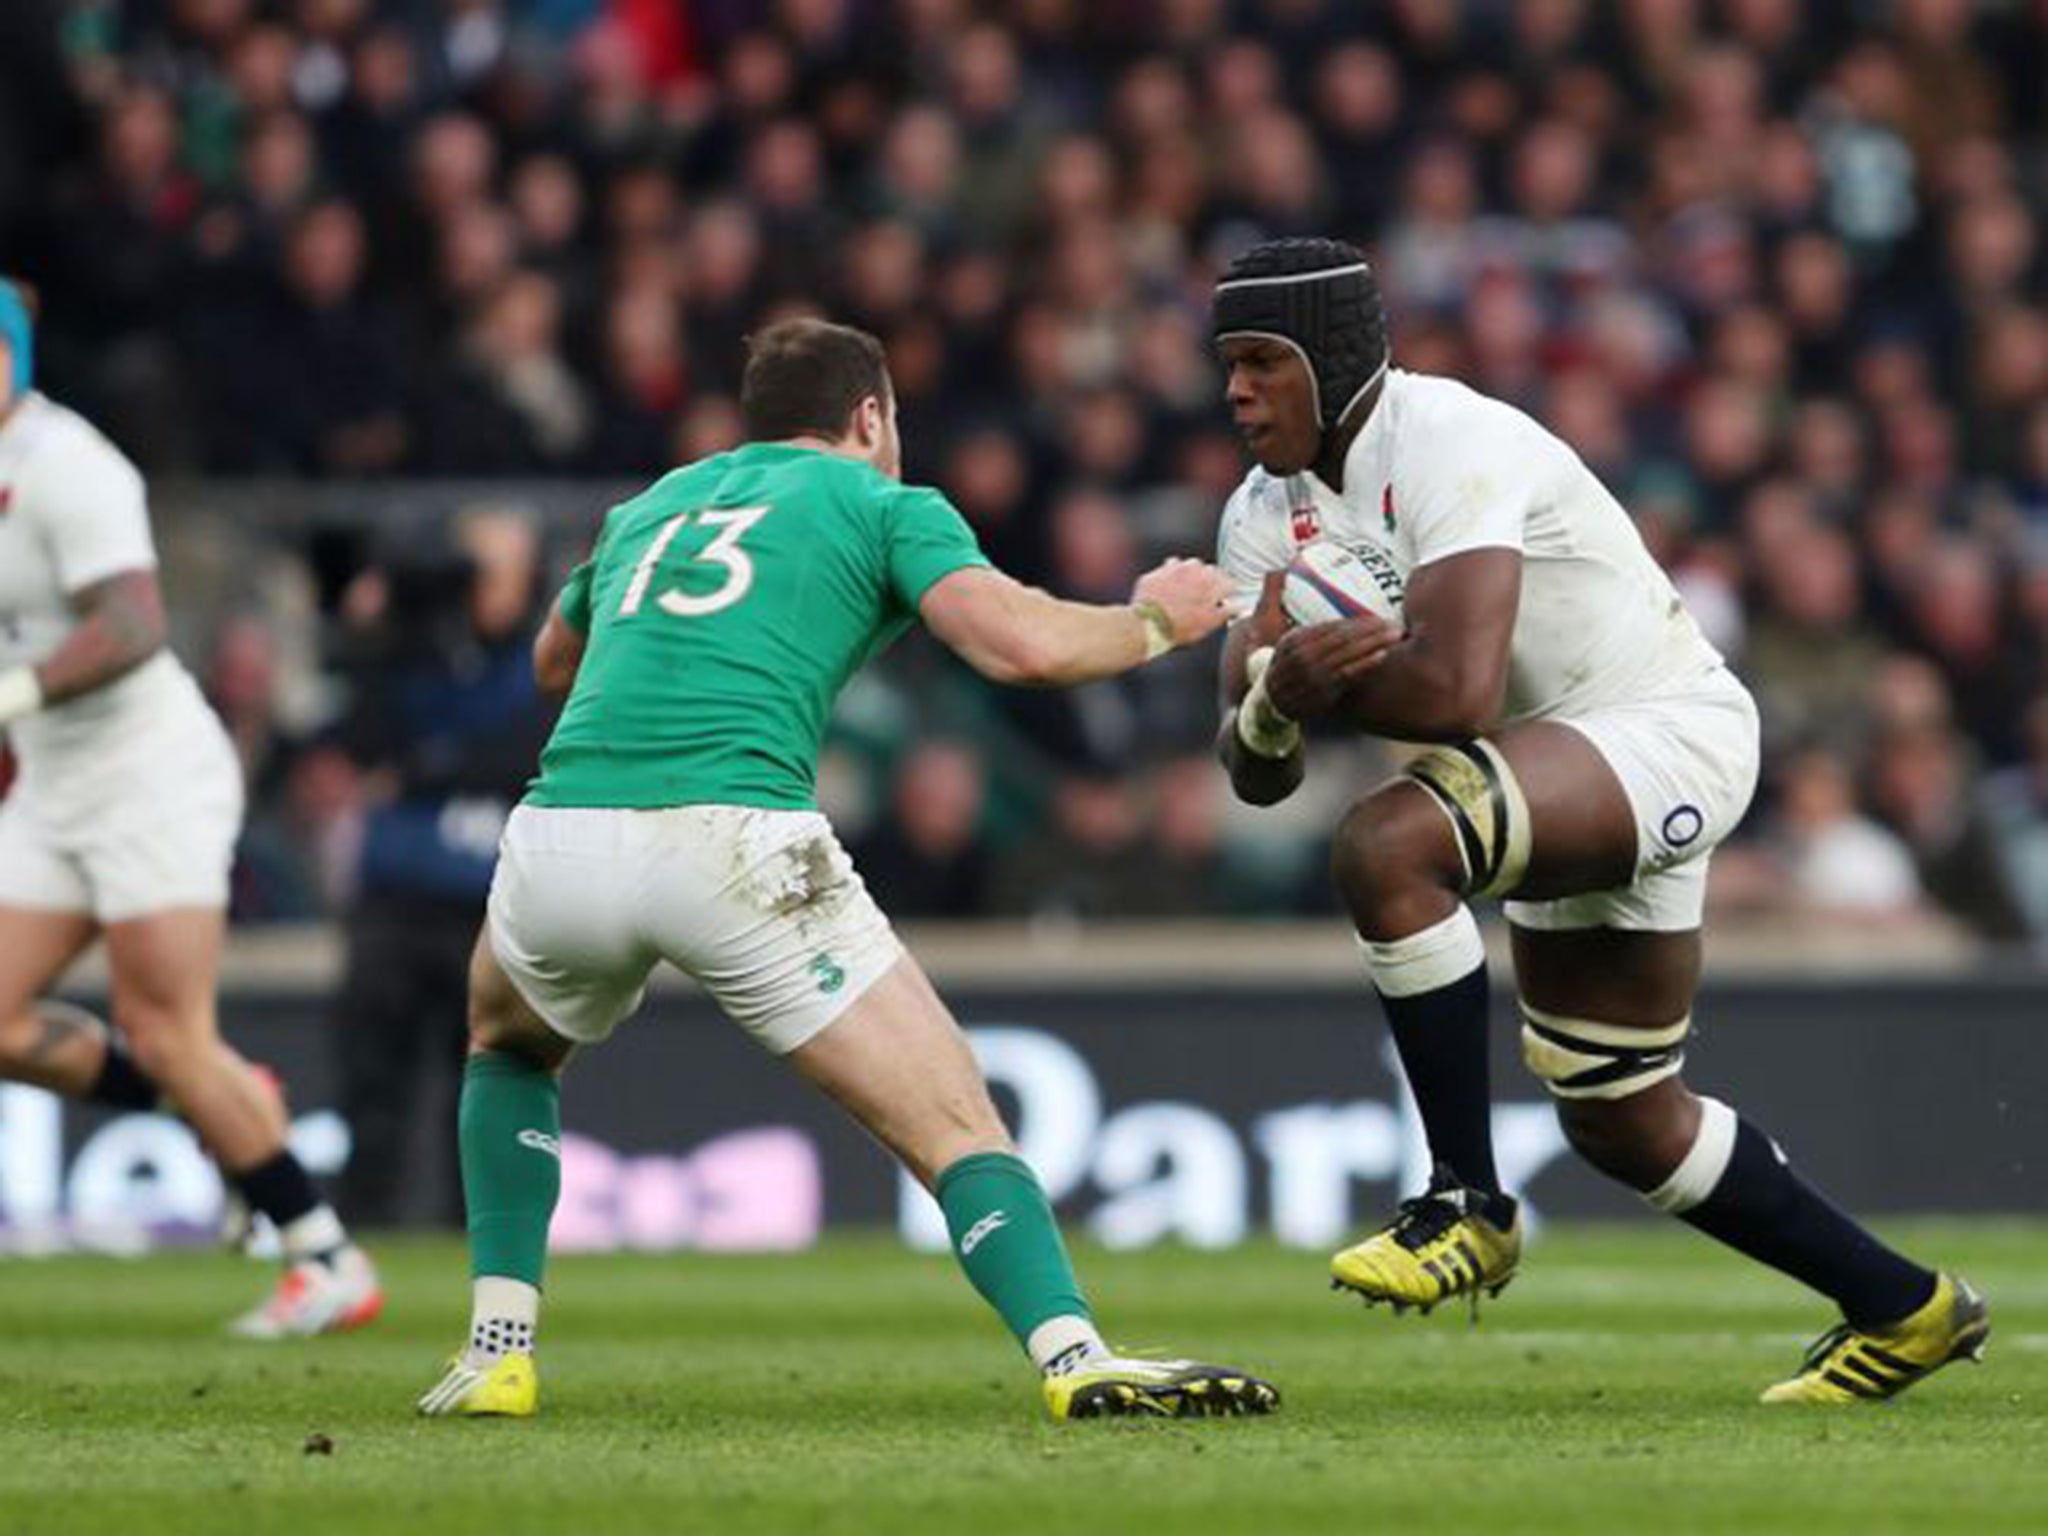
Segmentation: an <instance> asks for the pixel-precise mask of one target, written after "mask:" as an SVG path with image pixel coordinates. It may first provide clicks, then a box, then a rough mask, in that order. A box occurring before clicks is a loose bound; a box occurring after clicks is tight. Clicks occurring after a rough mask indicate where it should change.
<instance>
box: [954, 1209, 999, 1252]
mask: <svg viewBox="0 0 2048 1536" xmlns="http://www.w3.org/2000/svg"><path fill="white" fill-rule="evenodd" d="M1009 1224H1010V1218H1009V1217H1008V1216H1007V1215H1005V1214H1004V1213H1003V1212H1001V1211H990V1212H989V1213H988V1214H987V1215H986V1216H984V1217H982V1218H981V1220H979V1221H977V1222H976V1223H975V1224H974V1225H973V1226H971V1227H969V1228H968V1229H967V1235H966V1236H965V1237H963V1238H961V1239H960V1257H961V1258H963V1259H964V1258H966V1257H967V1256H968V1255H969V1254H971V1253H973V1252H974V1250H975V1249H977V1248H979V1247H980V1246H981V1240H982V1239H983V1238H985V1237H987V1236H988V1235H989V1234H990V1233H992V1232H996V1231H999V1230H1001V1229H1002V1228H1004V1227H1007V1226H1008V1225H1009Z"/></svg>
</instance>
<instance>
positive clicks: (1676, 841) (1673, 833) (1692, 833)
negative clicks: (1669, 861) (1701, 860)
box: [1662, 805, 1707, 848]
mask: <svg viewBox="0 0 2048 1536" xmlns="http://www.w3.org/2000/svg"><path fill="white" fill-rule="evenodd" d="M1706 829H1707V818H1706V817H1705V816H1702V815H1701V814H1700V808H1699V807H1698V806H1696V805H1680V806H1675V807H1673V808H1672V810H1671V812H1670V814H1669V815H1667V816H1666V817H1665V818H1664V826H1663V829H1662V830H1663V836H1664V846H1665V847H1667V848H1689V847H1691V846H1692V844H1693V843H1695V842H1697V841H1698V840H1699V835H1700V834H1701V833H1702V832H1704V831H1706Z"/></svg>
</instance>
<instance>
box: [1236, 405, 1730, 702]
mask: <svg viewBox="0 0 2048 1536" xmlns="http://www.w3.org/2000/svg"><path fill="white" fill-rule="evenodd" d="M1317 539H1330V540H1334V541H1336V542H1338V543H1340V544H1346V545H1351V546H1353V547H1357V548H1359V549H1361V550H1362V551H1363V552H1365V553H1366V555H1367V558H1368V559H1372V558H1373V555H1374V553H1375V552H1377V553H1379V554H1382V555H1384V557H1385V560H1386V561H1387V562H1391V564H1392V566H1393V568H1394V570H1395V571H1396V572H1398V573H1399V575H1400V577H1401V580H1402V583H1403V585H1404V586H1405V584H1406V582H1407V579H1408V576H1409V573H1410V572H1412V571H1413V570H1414V569H1415V568H1416V567H1417V566H1423V565H1428V564H1429V563H1430V562H1432V561H1435V560H1442V559H1445V558H1447V557H1449V556H1451V555H1456V554H1460V553H1463V552H1464V551H1466V550H1471V549H1514V550H1519V551H1521V554H1522V597H1521V608H1520V610H1519V612H1518V613H1517V615H1516V618H1515V629H1514V638H1513V641H1512V647H1511V650H1510V653H1509V657H1508V679H1507V697H1506V702H1505V705H1504V711H1503V713H1504V718H1505V719H1507V720H1527V719H1538V718H1543V717H1546V716H1557V715H1571V714H1574V713H1578V712H1580V711H1583V710H1586V709H1589V708H1597V707H1599V706H1601V705H1607V704H1618V703H1624V702H1628V701H1631V700H1638V699H1651V698H1660V697H1666V696H1669V695H1671V694H1674V693H1681V692H1683V691H1685V689H1686V687H1687V685H1688V684H1689V683H1690V682H1692V681H1693V680H1694V679H1696V678H1698V677H1700V676H1702V675H1704V674H1705V673H1708V672H1711V671H1712V670H1713V669H1715V668H1716V667H1719V666H1720V665H1721V664H1722V663H1721V655H1720V653H1719V652H1718V651H1716V650H1715V649H1714V647H1713V646H1712V645H1711V644H1710V643H1709V642H1708V641H1707V639H1706V637H1705V636H1704V635H1702V634H1701V633H1700V630H1699V627H1698V626H1697V625H1696V624H1694V623H1693V620H1692V615H1691V614H1689V613H1687V612H1686V609H1685V604H1684V602H1683V601H1681V600H1680V598H1679V596H1678V593H1677V591H1676V589H1674V588H1673V587H1672V585H1671V583H1670V581H1669V580H1668V579H1666V577H1665V575H1664V572H1663V571H1662V570H1661V569H1660V568H1659V567H1658V565H1657V562H1656V561H1655V560H1653V559H1651V558H1650V553H1649V551H1648V550H1647V549H1645V548H1644V547H1643V541H1642V539H1641V538H1640V537H1639V536H1638V535H1637V533H1636V529H1635V524H1634V523H1633V522H1631V521H1630V519H1629V516H1628V513H1627V512H1625V511H1624V510H1622V507H1621V504H1620V503H1619V502H1617V501H1616V500H1615V499H1614V497H1613V496H1611V495H1609V494H1608V491H1607V488H1606V487H1605V486H1603V485H1601V483H1600V481H1599V480H1598V479H1597V478H1596V477H1595V476H1594V474H1593V472H1592V471H1591V470H1589V469H1588V468H1586V466H1585V464H1584V463H1582V462H1581V461H1580V459H1579V456H1578V455H1577V454H1575V453H1574V452H1572V450H1571V449H1570V448H1569V447H1567V446H1566V445H1565V444H1564V443H1563V442H1562V441H1560V440H1559V439H1558V438H1557V437H1555V436H1553V435H1552V434H1551V433H1550V432H1549V431H1548V430H1546V429H1545V428H1544V427H1542V426H1541V425H1540V424H1538V423H1537V422H1536V421H1534V420H1532V419H1531V418H1530V417H1528V416H1526V415H1524V414H1523V413H1522V412H1521V411H1518V410H1516V409H1515V408H1514V407H1513V406H1511V405H1507V404H1504V403H1503V402H1501V401H1499V400H1494V399H1490V398H1488V397H1487V396H1485V395H1482V394H1480V393H1478V392H1477V391H1476V390H1473V389H1469V388H1467V387H1466V386H1465V385H1463V384H1460V383H1458V382H1456V381H1455V380H1452V379H1442V378H1434V377H1431V376H1429V375H1427V374H1419V373H1408V372H1405V371H1402V370H1399V369H1390V370H1389V371H1388V373H1387V382H1386V386H1385V388H1384V389H1383V390H1382V391H1381V394H1380V400H1379V404H1378V405H1377V406H1376V407H1375V408H1374V410H1373V413H1372V416H1371V418H1370V419H1369V420H1368V421H1367V422H1366V424H1365V426H1364V427H1363V429H1361V430H1360V432H1359V434H1358V436H1357V438H1356V439H1355V440H1354V441H1353V442H1352V445H1351V451H1350V452H1349V453H1348V454H1347V455H1346V456H1345V460H1344V492H1343V494H1342V495H1341V496H1340V495H1338V494H1337V493H1336V492H1335V491H1332V490H1331V489H1330V488H1329V486H1327V485H1326V484H1324V483H1323V481H1322V479H1321V477H1319V476H1317V475H1316V474H1314V473H1313V472H1304V473H1302V474H1298V475H1289V476H1286V477H1284V478H1280V477H1275V476H1273V475H1269V474H1267V473H1266V472H1265V471H1264V470H1262V469H1253V470H1252V472H1251V473H1250V474H1249V475H1247V476H1246V477H1245V480H1244V483H1243V484H1242V485H1240V486H1239V487H1238V488H1237V490H1236V491H1235V492H1234V493H1233V494H1232V495H1231V498H1230V501H1229V504H1228V505H1227V506H1225V508H1224V510H1223V522H1222V526H1221V529H1220V530H1219V533H1218V538H1217V564H1218V565H1220V566H1221V567H1222V568H1223V571H1224V573H1225V574H1226V575H1227V576H1229V578H1230V580H1231V584H1232V588H1233V592H1234V595H1235V596H1236V597H1237V598H1238V599H1239V600H1240V601H1242V602H1244V603H1246V604H1250V603H1254V602H1256V601H1257V599H1258V595H1259V588H1260V585H1261V583H1262V580H1263V578H1264V577H1265V575H1266V573H1267V572H1269V571H1276V570H1281V569H1283V568H1284V567H1285V566H1286V565H1287V564H1288V562H1289V561H1291V560H1292V559H1293V558H1294V553H1295V551H1296V550H1297V549H1298V548H1300V547H1301V546H1302V545H1304V544H1308V543H1312V542H1314V541H1315V540H1317ZM1374 563H1375V564H1376V565H1380V566H1381V568H1384V564H1383V563H1382V562H1381V561H1378V560H1375V561H1374Z"/></svg>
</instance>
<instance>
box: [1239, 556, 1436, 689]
mask: <svg viewBox="0 0 2048 1536" xmlns="http://www.w3.org/2000/svg"><path fill="white" fill-rule="evenodd" d="M1401 596H1402V582H1401V577H1400V573H1399V572H1398V571H1397V570H1396V569H1395V568H1394V565H1393V562H1392V561H1391V560H1389V559H1387V558H1386V557H1385V556H1384V555H1378V554H1377V553H1376V552H1373V551H1361V550H1357V549H1352V548H1347V547H1346V546H1344V545H1341V544H1332V543H1327V542H1319V543H1315V544H1310V545H1308V546H1306V547H1305V548H1304V549H1303V550H1302V551H1301V553H1299V554H1298V555H1296V556H1295V557H1294V561H1293V563H1292V564H1291V565H1289V566H1288V567H1287V572H1286V576H1285V580H1284V583H1283V585H1282V589H1281V601H1282V604H1283V605H1284V607H1285V608H1286V611H1287V616H1288V617H1289V618H1291V619H1293V620H1294V621H1295V624H1296V625H1297V627H1296V628H1294V629H1291V630H1289V631H1288V632H1287V634H1286V635H1284V636H1283V637H1282V638H1281V640H1280V643H1279V644H1278V645H1277V646H1276V647H1275V648H1274V653H1273V664H1272V666H1271V668H1270V669H1269V670H1268V672H1267V674H1266V696H1267V698H1268V699H1269V700H1270V701H1271V703H1272V705H1273V707H1274V708H1275V709H1277V710H1279V711H1280V712H1281V713H1282V714H1284V715H1286V716H1287V717H1288V718H1290V719H1294V720H1316V719H1320V718H1321V717H1323V716H1325V715H1327V714H1330V713H1331V712H1332V711H1333V710H1335V709H1336V708H1337V706H1338V704H1339V702H1340V701H1341V700H1342V699H1343V697H1344V694H1345V692H1346V690H1347V689H1349V688H1350V686H1351V685H1352V684H1353V683H1355V682H1356V681H1357V680H1358V679H1359V678H1361V677H1363V676H1365V674H1366V673H1368V672H1370V671H1371V670H1372V669H1373V668H1374V667H1376V666H1378V665H1379V664H1380V662H1381V661H1383V660H1385V658H1386V653H1387V652H1388V651H1389V650H1391V649H1392V648H1393V647H1394V646H1395V645H1396V644H1398V643H1399V642H1400V639H1401V635H1402V631H1403V621H1402V613H1401Z"/></svg>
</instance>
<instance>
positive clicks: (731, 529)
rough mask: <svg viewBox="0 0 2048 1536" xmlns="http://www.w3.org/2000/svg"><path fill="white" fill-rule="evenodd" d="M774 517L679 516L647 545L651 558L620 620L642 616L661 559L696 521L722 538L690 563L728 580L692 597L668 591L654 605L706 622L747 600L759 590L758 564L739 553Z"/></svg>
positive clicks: (723, 510)
mask: <svg viewBox="0 0 2048 1536" xmlns="http://www.w3.org/2000/svg"><path fill="white" fill-rule="evenodd" d="M769 511H770V509H769V508H767V507H709V508H705V509H702V510H699V511H693V512H682V513H678V514H677V515H676V516H674V517H672V518H670V519H669V520H668V521H667V522H665V523H663V524H662V525H661V529H660V531H659V532H658V533H656V534H655V535H654V537H653V539H652V540H650V541H649V542H648V545H647V553H646V554H644V555H642V556H641V557H640V563H639V564H638V565H636V566H634V567H633V579H632V580H631V581H630V582H628V583H627V584H626V595H625V597H624V598H622V599H621V600H620V602H619V617H620V618H630V617H631V616H632V615H634V614H636V613H638V612H639V611H640V605H641V604H642V603H644V602H645V601H646V600H647V589H648V588H649V587H650V586H652V585H653V583H654V572H655V568H656V567H657V566H659V565H660V564H661V559H662V556H664V555H666V554H667V553H668V547H669V545H670V544H672V543H673V542H675V537H676V535H677V534H678V533H681V532H682V531H683V528H684V527H685V526H686V525H687V524H689V523H690V522H692V521H693V520H694V521H695V522H697V523H698V524H700V525H701V526H703V527H706V528H714V529H716V530H717V533H716V534H715V535H714V536H713V537H712V540H711V542H710V543H708V544H706V545H705V546H704V547H703V548H702V549H700V550H698V551H697V553H696V554H694V555H692V556H691V557H690V563H691V564H693V565H713V566H719V567H722V568H723V569H724V571H725V580H724V581H722V582H720V583H719V584H718V585H717V586H716V587H714V588H712V589H711V590H710V591H709V592H700V593H691V592H684V591H681V590H679V589H677V588H675V587H666V588H663V589H662V590H661V591H660V592H657V593H656V594H655V596H654V601H655V603H656V604H657V605H658V606H659V607H660V608H661V610H662V612H664V613H668V614H673V615H674V616H675V617H676V618H679V619H696V618H702V617H703V616H704V615H705V614H707V613H717V612H718V611H719V610H720V609H722V608H730V607H731V606H732V605H733V604H734V603H736V602H738V601H739V600H740V599H741V598H743V597H745V596H746V595H747V589H748V588H749V587H751V586H753V584H754V562H753V560H752V558H751V557H750V556H749V555H748V554H747V552H746V551H745V550H744V549H742V548H740V540H741V539H743V538H745V537H746V536H747V530H748V529H750V528H752V527H753V526H754V524H756V523H758V522H759V521H761V519H762V518H764V517H766V516H767V515H768V513H769Z"/></svg>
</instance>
